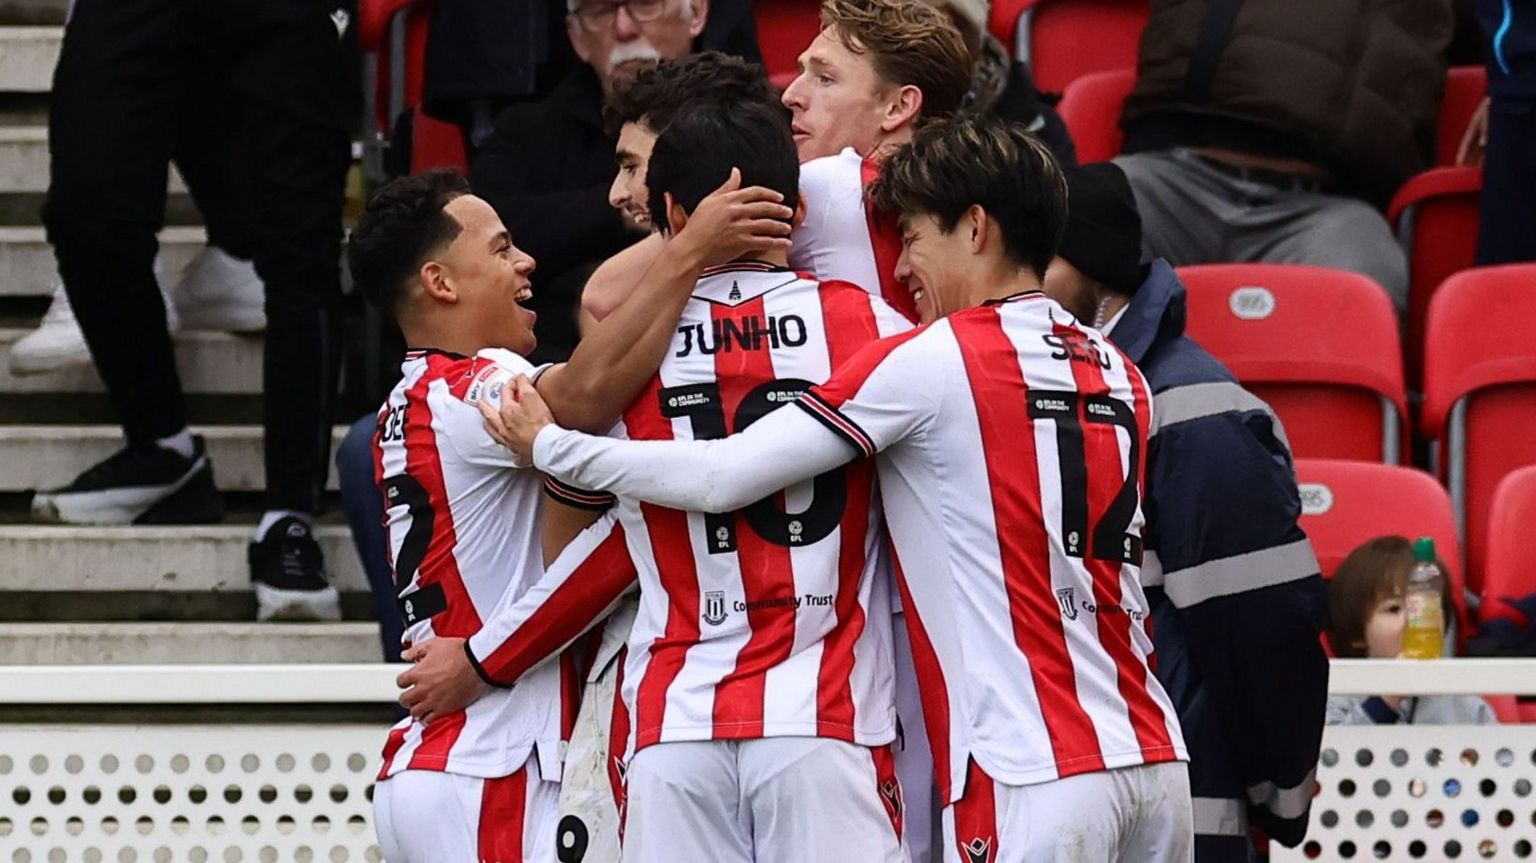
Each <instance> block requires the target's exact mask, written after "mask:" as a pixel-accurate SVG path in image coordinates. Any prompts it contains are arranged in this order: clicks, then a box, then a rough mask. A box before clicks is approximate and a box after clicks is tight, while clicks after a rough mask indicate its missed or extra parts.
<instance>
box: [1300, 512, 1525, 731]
mask: <svg viewBox="0 0 1536 863" xmlns="http://www.w3.org/2000/svg"><path fill="white" fill-rule="evenodd" d="M1439 565H1440V569H1441V571H1442V572H1443V571H1444V570H1445V564H1443V563H1440V564H1439ZM1413 566H1414V560H1413V544H1412V543H1411V542H1409V541H1408V540H1407V539H1406V538H1404V537H1401V536H1384V537H1380V538H1377V539H1373V540H1371V541H1370V542H1367V543H1365V544H1364V545H1362V546H1360V547H1359V548H1357V549H1355V550H1354V551H1352V552H1350V553H1349V557H1346V558H1344V562H1343V563H1341V564H1339V571H1338V572H1337V573H1335V574H1334V576H1333V580H1332V581H1331V582H1329V583H1328V616H1329V623H1328V642H1329V644H1330V645H1331V646H1332V647H1333V652H1334V654H1335V655H1336V656H1339V657H1342V658H1348V659H1359V658H1370V659H1398V658H1400V656H1401V654H1402V650H1403V630H1404V629H1405V628H1406V626H1407V621H1408V618H1407V612H1406V609H1407V594H1408V574H1409V573H1410V572H1412V571H1413ZM1444 587H1445V594H1444V597H1443V599H1442V601H1443V602H1444V604H1445V608H1447V609H1451V608H1455V606H1454V605H1452V604H1451V590H1450V580H1449V579H1446V580H1445V581H1444ZM1498 721H1499V720H1498V717H1497V716H1495V715H1494V712H1493V708H1492V707H1490V706H1489V705H1488V702H1487V701H1484V700H1483V699H1482V698H1479V697H1478V696H1476V695H1425V696H1420V697H1405V696H1401V695H1371V696H1366V697H1360V696H1353V695H1348V696H1346V695H1336V696H1332V697H1330V698H1329V699H1328V724H1329V725H1371V724H1377V725H1393V724H1396V723H1403V724H1405V725H1491V724H1494V723H1497V722H1498Z"/></svg>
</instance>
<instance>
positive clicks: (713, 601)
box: [704, 590, 725, 626]
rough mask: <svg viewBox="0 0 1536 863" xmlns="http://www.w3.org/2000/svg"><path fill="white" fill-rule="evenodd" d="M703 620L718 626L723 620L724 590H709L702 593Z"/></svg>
mask: <svg viewBox="0 0 1536 863" xmlns="http://www.w3.org/2000/svg"><path fill="white" fill-rule="evenodd" d="M704 622H705V623H707V624H709V625H710V626H719V625H720V624H722V623H724V622H725V591H723V590H711V591H707V592H705V594H704Z"/></svg>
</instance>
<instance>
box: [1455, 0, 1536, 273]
mask: <svg viewBox="0 0 1536 863" xmlns="http://www.w3.org/2000/svg"><path fill="white" fill-rule="evenodd" d="M1477 19H1478V23H1479V24H1481V25H1482V28H1483V32H1484V34H1485V35H1486V36H1487V37H1488V40H1489V45H1488V98H1487V99H1486V100H1484V102H1483V104H1482V106H1481V107H1479V108H1478V110H1477V115H1476V116H1475V117H1474V118H1473V120H1472V125H1471V126H1470V127H1469V128H1468V129H1467V134H1466V137H1465V138H1464V139H1463V140H1462V144H1461V153H1460V154H1459V157H1458V161H1459V162H1460V163H1461V164H1463V165H1477V164H1481V165H1482V166H1483V193H1482V199H1481V207H1480V213H1479V219H1478V234H1477V263H1478V265H1479V266H1489V265H1492V264H1510V263H1516V262H1520V261H1532V260H1536V0H1477Z"/></svg>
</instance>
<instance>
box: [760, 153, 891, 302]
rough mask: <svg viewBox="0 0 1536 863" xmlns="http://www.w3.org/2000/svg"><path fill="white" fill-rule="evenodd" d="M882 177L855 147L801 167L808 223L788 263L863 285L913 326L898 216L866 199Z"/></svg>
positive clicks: (793, 244)
mask: <svg viewBox="0 0 1536 863" xmlns="http://www.w3.org/2000/svg"><path fill="white" fill-rule="evenodd" d="M879 175H880V165H879V163H877V162H875V161H874V160H873V159H866V158H864V157H863V156H860V155H859V154H858V152H857V151H855V150H854V149H853V148H852V147H849V148H847V149H845V150H843V151H842V152H841V153H838V154H837V155H835V156H823V157H822V158H820V159H812V160H811V161H809V162H806V163H805V164H804V165H801V166H800V196H801V198H802V199H803V200H804V201H805V221H803V222H802V223H801V224H800V226H799V227H798V228H796V229H795V232H794V234H793V235H792V236H791V238H790V240H791V245H790V252H789V264H790V266H792V267H794V268H795V269H798V270H804V271H806V272H808V273H813V274H815V276H816V277H817V278H819V279H837V280H841V281H845V282H852V283H854V284H855V285H861V286H863V287H864V288H865V289H867V290H869V291H870V292H871V293H874V294H876V295H877V296H879V297H881V298H882V299H884V300H885V301H886V302H887V303H889V304H890V305H891V307H892V308H894V309H896V310H897V311H899V312H901V313H902V314H903V315H905V316H906V318H907V320H909V321H912V322H914V323H915V322H916V321H917V303H916V301H915V300H913V299H912V292H911V291H908V290H907V289H906V286H905V285H903V284H902V283H901V282H899V281H897V280H896V261H897V259H899V258H900V257H901V228H900V226H899V225H898V224H897V217H896V215H895V214H894V213H882V212H879V211H877V210H876V209H875V208H874V206H873V205H871V204H870V202H869V201H868V199H867V197H866V195H865V190H866V189H867V188H868V187H869V184H870V183H872V182H874V180H875V178H876V177H878V176H879Z"/></svg>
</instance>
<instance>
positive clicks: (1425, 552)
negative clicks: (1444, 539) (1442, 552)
mask: <svg viewBox="0 0 1536 863" xmlns="http://www.w3.org/2000/svg"><path fill="white" fill-rule="evenodd" d="M1413 559H1414V561H1416V562H1418V563H1434V562H1435V540H1434V539H1433V538H1432V537H1428V536H1421V537H1419V538H1418V539H1416V540H1414V542H1413Z"/></svg>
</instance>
